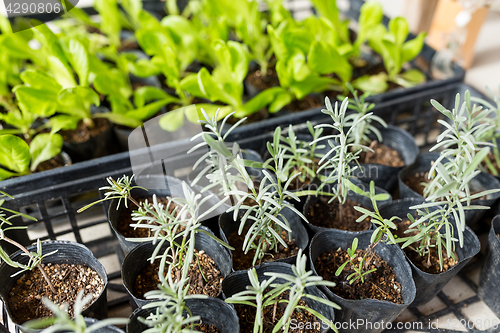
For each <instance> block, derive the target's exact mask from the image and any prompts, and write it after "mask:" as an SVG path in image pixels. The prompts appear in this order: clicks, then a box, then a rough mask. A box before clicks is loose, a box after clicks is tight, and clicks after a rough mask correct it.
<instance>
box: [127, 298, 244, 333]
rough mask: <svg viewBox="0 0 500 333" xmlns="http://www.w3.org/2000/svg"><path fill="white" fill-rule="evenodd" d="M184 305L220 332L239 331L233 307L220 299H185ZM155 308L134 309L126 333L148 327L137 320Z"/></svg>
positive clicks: (137, 332)
mask: <svg viewBox="0 0 500 333" xmlns="http://www.w3.org/2000/svg"><path fill="white" fill-rule="evenodd" d="M186 306H187V308H188V309H189V310H190V311H191V313H192V314H193V316H200V318H201V322H202V323H204V324H208V325H212V326H215V327H216V328H217V329H218V330H219V332H221V333H239V331H240V325H239V323H238V316H237V315H236V311H234V308H233V307H232V306H231V305H229V304H227V303H226V302H224V301H223V300H221V299H218V298H213V297H207V298H203V299H187V300H186ZM155 311H156V308H150V309H141V308H139V309H136V310H135V311H134V313H132V315H131V316H130V321H129V323H128V324H127V333H139V332H144V331H145V330H147V329H148V328H149V327H148V326H146V325H144V324H143V323H141V322H140V321H139V319H138V318H139V317H141V318H146V317H147V316H148V315H150V314H151V313H154V312H155Z"/></svg>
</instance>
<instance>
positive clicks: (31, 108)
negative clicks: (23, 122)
mask: <svg viewBox="0 0 500 333" xmlns="http://www.w3.org/2000/svg"><path fill="white" fill-rule="evenodd" d="M14 92H15V94H16V99H17V101H18V104H19V107H20V108H21V110H23V111H24V112H28V113H34V114H37V115H39V116H41V117H49V116H51V115H53V114H54V113H55V112H56V110H57V105H58V101H57V96H58V94H57V93H52V92H51V91H50V90H40V89H35V88H32V87H26V86H17V87H16V88H14Z"/></svg>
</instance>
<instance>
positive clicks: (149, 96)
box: [134, 86, 180, 107]
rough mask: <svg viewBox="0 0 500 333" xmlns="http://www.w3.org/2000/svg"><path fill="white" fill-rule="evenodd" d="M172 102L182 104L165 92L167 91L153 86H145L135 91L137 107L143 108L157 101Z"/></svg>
mask: <svg viewBox="0 0 500 333" xmlns="http://www.w3.org/2000/svg"><path fill="white" fill-rule="evenodd" d="M160 99H165V100H170V103H180V100H179V99H178V98H176V97H173V96H171V95H169V94H167V93H166V92H165V90H163V89H161V88H157V87H152V86H144V87H140V88H139V89H136V90H135V91H134V104H135V106H136V107H142V106H144V105H146V103H149V102H151V101H155V100H160Z"/></svg>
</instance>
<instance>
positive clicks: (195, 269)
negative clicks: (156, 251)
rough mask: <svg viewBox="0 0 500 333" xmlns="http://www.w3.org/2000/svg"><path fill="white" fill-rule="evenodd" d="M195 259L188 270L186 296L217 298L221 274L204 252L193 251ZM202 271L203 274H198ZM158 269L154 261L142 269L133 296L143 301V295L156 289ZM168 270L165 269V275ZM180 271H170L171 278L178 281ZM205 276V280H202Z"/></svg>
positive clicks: (158, 264) (158, 261) (157, 261)
mask: <svg viewBox="0 0 500 333" xmlns="http://www.w3.org/2000/svg"><path fill="white" fill-rule="evenodd" d="M194 253H195V258H194V259H193V262H192V263H191V266H190V268H189V272H188V276H189V281H188V282H187V283H188V284H189V291H188V295H194V294H197V295H207V296H212V297H217V296H218V295H219V294H220V291H221V282H222V279H223V277H222V274H221V272H220V270H219V268H218V267H217V265H216V264H215V262H214V261H213V260H212V258H210V257H209V256H208V255H207V254H206V253H205V252H204V251H198V250H196V249H195V250H194ZM196 258H198V260H197V259H196ZM200 266H201V270H202V271H203V274H201V272H200ZM159 269H160V260H155V261H154V263H153V264H148V265H147V266H146V267H144V268H143V269H142V271H141V272H140V273H139V275H138V276H137V277H136V279H135V283H134V291H133V293H134V296H135V297H137V298H140V299H144V294H145V293H147V292H148V291H151V290H156V289H158V284H159V283H160V279H159V278H158V270H159ZM167 271H168V269H167V268H165V273H167ZM181 273H182V270H179V269H178V268H177V267H176V268H174V269H173V270H172V278H173V279H174V282H175V281H178V280H179V279H180V277H181ZM203 275H204V276H205V278H206V280H205V279H204V278H203Z"/></svg>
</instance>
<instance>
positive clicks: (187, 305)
mask: <svg viewBox="0 0 500 333" xmlns="http://www.w3.org/2000/svg"><path fill="white" fill-rule="evenodd" d="M186 283H187V279H183V280H180V281H179V282H177V283H174V282H173V280H172V278H171V276H170V275H169V274H168V273H167V275H166V276H165V277H162V283H161V284H160V285H159V286H158V290H154V291H150V292H148V293H147V295H146V296H147V298H148V299H150V300H151V301H152V302H151V303H148V304H146V305H143V306H142V307H141V308H138V309H137V310H135V311H134V313H133V314H132V316H131V318H130V322H129V324H128V325H127V333H139V332H148V333H154V332H175V333H190V332H200V331H201V332H207V333H209V332H210V333H219V332H220V333H234V332H239V331H240V329H239V324H238V317H237V316H236V313H235V311H234V308H233V307H231V306H230V305H229V304H227V303H225V302H224V301H222V300H221V299H218V298H213V297H209V296H204V295H188V289H189V286H187V285H186Z"/></svg>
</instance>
